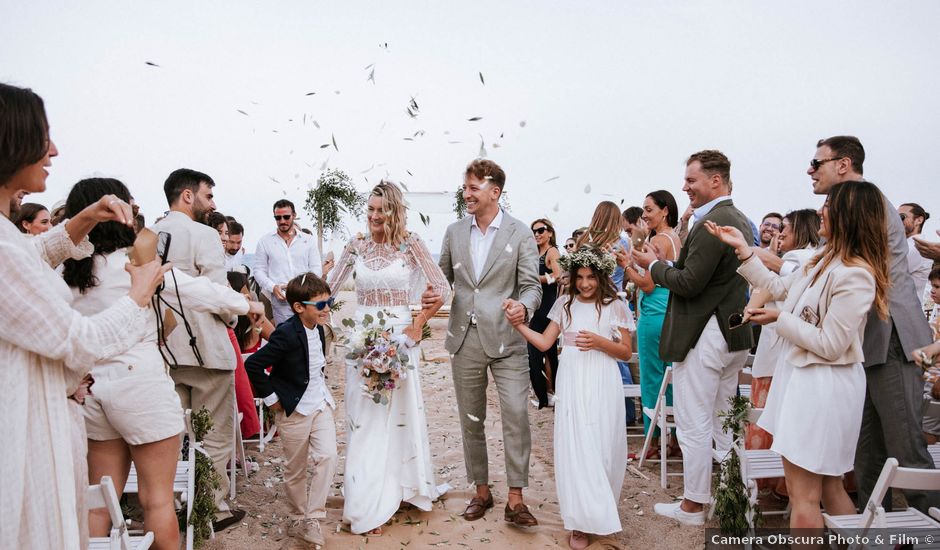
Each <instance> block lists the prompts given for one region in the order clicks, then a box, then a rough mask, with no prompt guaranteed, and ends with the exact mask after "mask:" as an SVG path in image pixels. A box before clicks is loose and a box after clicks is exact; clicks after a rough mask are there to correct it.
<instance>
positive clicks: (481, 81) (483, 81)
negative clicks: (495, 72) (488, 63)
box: [480, 73, 486, 86]
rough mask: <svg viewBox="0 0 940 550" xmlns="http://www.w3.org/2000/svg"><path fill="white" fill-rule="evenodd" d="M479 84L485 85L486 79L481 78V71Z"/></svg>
mask: <svg viewBox="0 0 940 550" xmlns="http://www.w3.org/2000/svg"><path fill="white" fill-rule="evenodd" d="M480 84H483V85H484V86H486V81H485V80H483V73H480Z"/></svg>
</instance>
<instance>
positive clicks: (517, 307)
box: [503, 298, 525, 326]
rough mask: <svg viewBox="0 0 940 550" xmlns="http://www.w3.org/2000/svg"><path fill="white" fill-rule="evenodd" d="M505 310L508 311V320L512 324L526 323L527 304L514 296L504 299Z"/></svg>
mask: <svg viewBox="0 0 940 550" xmlns="http://www.w3.org/2000/svg"><path fill="white" fill-rule="evenodd" d="M503 311H504V312H505V313H506V320H507V321H509V324H511V325H512V326H516V325H521V324H522V323H525V306H523V305H522V304H521V303H520V302H518V301H516V300H513V299H512V298H506V299H505V300H503Z"/></svg>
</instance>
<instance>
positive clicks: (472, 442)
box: [451, 326, 532, 487]
mask: <svg viewBox="0 0 940 550" xmlns="http://www.w3.org/2000/svg"><path fill="white" fill-rule="evenodd" d="M451 367H452V369H453V377H454V389H455V390H456V393H457V411H458V412H459V414H460V427H461V430H462V432H463V456H464V461H465V462H466V464H467V479H468V481H469V482H470V483H472V484H474V485H486V484H488V483H489V468H488V467H487V464H488V462H487V453H486V433H485V431H484V423H485V421H486V385H487V374H486V370H487V367H489V370H490V372H492V373H493V381H494V382H496V390H497V392H498V393H499V409H500V417H501V421H502V424H503V448H504V453H505V458H506V482H507V484H508V485H509V487H528V485H529V453H530V451H531V449H532V439H531V434H530V433H529V411H528V408H527V406H526V400H527V399H528V392H529V359H528V356H527V354H526V352H525V351H523V352H522V353H518V352H517V353H514V354H512V355H508V356H506V357H499V358H493V357H489V356H488V355H486V352H484V351H483V346H482V344H481V343H480V335H479V332H478V331H477V328H476V327H475V326H470V327H469V328H468V329H467V336H466V338H465V339H464V341H463V345H461V346H460V349H459V350H457V353H455V354H454V357H453V358H452V359H451Z"/></svg>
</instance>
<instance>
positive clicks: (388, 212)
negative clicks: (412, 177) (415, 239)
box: [370, 180, 408, 246]
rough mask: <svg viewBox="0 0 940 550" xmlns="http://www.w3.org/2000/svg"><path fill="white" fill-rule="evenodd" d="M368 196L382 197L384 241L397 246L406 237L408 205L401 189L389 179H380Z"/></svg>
mask: <svg viewBox="0 0 940 550" xmlns="http://www.w3.org/2000/svg"><path fill="white" fill-rule="evenodd" d="M370 196H373V197H379V198H380V199H382V213H383V214H385V224H384V225H385V242H387V243H389V244H391V245H392V246H398V245H400V244H402V243H403V242H405V241H406V240H407V239H408V227H407V223H408V207H407V206H405V197H404V195H402V192H401V189H399V188H398V186H397V185H395V184H394V183H392V182H390V181H386V180H382V181H380V182H379V184H378V185H376V186H375V187H373V188H372V192H371V193H370Z"/></svg>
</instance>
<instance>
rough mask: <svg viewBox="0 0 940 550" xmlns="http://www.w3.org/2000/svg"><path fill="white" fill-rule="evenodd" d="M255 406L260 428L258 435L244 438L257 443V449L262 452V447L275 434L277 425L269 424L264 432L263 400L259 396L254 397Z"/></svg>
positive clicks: (246, 440) (246, 441) (248, 441)
mask: <svg viewBox="0 0 940 550" xmlns="http://www.w3.org/2000/svg"><path fill="white" fill-rule="evenodd" d="M255 407H256V408H257V409H258V420H259V421H260V422H261V430H260V431H258V437H252V438H251V439H245V440H244V442H245V443H257V444H258V451H259V452H261V453H263V452H264V447H265V445H267V444H268V443H270V442H271V440H272V439H274V436H275V435H277V426H275V425H274V424H271V429H269V430H268V431H267V433H265V431H264V400H262V399H261V398H258V397H255Z"/></svg>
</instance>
